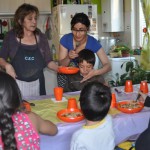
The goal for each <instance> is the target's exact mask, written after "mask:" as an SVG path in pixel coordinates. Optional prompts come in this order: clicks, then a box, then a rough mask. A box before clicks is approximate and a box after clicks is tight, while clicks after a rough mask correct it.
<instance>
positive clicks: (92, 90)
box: [79, 81, 111, 121]
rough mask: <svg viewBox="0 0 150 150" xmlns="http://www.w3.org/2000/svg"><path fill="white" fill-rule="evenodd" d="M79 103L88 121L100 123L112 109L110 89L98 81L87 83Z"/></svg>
mask: <svg viewBox="0 0 150 150" xmlns="http://www.w3.org/2000/svg"><path fill="white" fill-rule="evenodd" d="M79 101H80V106H81V110H82V112H83V114H84V116H85V118H86V119H87V120H90V121H100V120H102V119H103V118H104V117H105V116H106V115H107V114H108V111H109V108H110V104H111V91H110V88H109V87H107V86H105V85H103V84H102V83H100V82H97V81H93V82H90V83H87V84H86V85H85V86H84V87H83V89H82V91H81V94H80V98H79Z"/></svg>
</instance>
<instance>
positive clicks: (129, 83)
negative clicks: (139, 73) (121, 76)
mask: <svg viewBox="0 0 150 150" xmlns="http://www.w3.org/2000/svg"><path fill="white" fill-rule="evenodd" d="M124 91H125V92H133V85H132V80H126V83H125V89H124Z"/></svg>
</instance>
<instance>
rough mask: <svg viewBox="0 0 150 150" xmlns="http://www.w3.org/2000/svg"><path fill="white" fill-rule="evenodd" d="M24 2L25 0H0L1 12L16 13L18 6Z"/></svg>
mask: <svg viewBox="0 0 150 150" xmlns="http://www.w3.org/2000/svg"><path fill="white" fill-rule="evenodd" d="M22 3H23V0H15V1H13V0H0V13H2V14H9V13H15V11H16V9H17V7H18V6H19V5H21V4H22Z"/></svg>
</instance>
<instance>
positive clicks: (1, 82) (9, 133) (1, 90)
mask: <svg viewBox="0 0 150 150" xmlns="http://www.w3.org/2000/svg"><path fill="white" fill-rule="evenodd" d="M20 103H21V94H20V90H19V88H18V85H17V83H16V81H15V80H14V79H13V78H12V77H11V76H10V75H8V74H6V73H4V72H1V71H0V130H1V136H2V141H3V143H4V149H12V147H13V148H14V149H17V148H16V140H15V136H14V134H15V129H14V125H13V121H12V115H13V114H14V113H15V112H16V111H17V109H18V108H19V106H20Z"/></svg>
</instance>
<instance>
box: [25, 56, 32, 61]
mask: <svg viewBox="0 0 150 150" xmlns="http://www.w3.org/2000/svg"><path fill="white" fill-rule="evenodd" d="M25 60H29V61H33V60H34V57H28V56H26V57H25Z"/></svg>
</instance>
